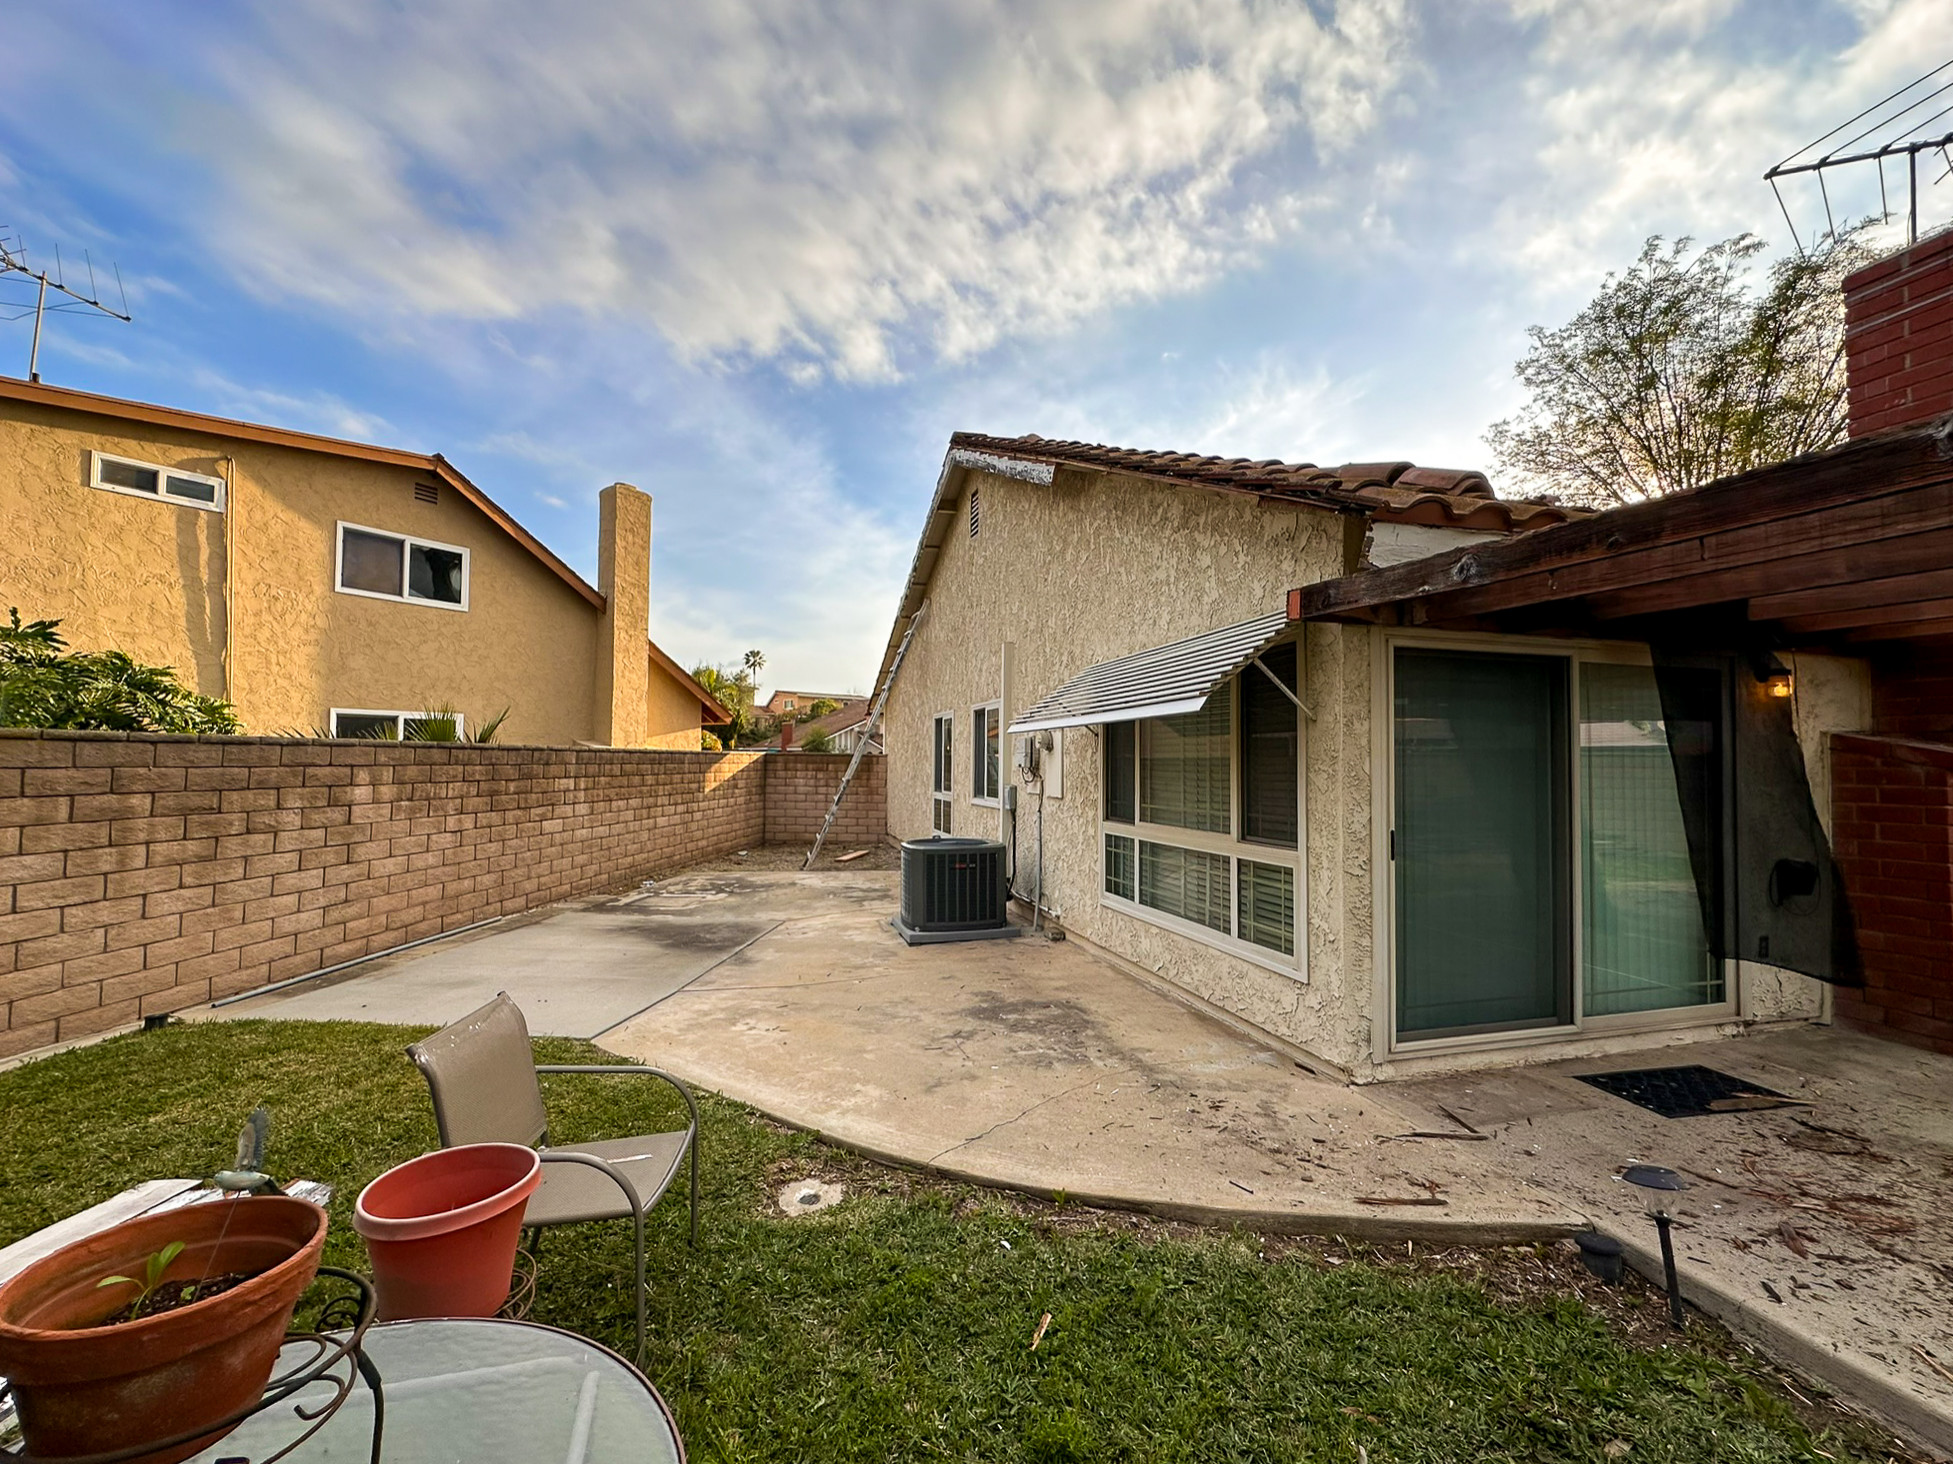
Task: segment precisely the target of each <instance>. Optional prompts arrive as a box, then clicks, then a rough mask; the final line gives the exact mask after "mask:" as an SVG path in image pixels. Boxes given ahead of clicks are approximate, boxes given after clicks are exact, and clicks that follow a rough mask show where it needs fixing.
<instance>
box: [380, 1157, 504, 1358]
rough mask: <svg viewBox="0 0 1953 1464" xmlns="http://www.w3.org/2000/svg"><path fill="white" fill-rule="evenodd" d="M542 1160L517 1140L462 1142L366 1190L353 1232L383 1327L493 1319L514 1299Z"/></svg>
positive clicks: (412, 1162)
mask: <svg viewBox="0 0 1953 1464" xmlns="http://www.w3.org/2000/svg"><path fill="white" fill-rule="evenodd" d="M541 1183H542V1160H541V1159H540V1158H538V1157H537V1155H536V1151H535V1150H534V1149H530V1148H525V1147H524V1146H523V1145H521V1144H462V1145H460V1146H459V1147H457V1148H453V1149H436V1150H435V1151H434V1152H433V1153H431V1154H423V1155H421V1156H420V1158H418V1159H409V1160H408V1161H407V1162H406V1163H405V1164H402V1165H399V1166H397V1167H395V1168H393V1169H389V1170H388V1171H387V1172H386V1173H385V1174H383V1175H381V1176H380V1177H379V1178H378V1179H376V1180H374V1181H373V1182H372V1183H371V1184H369V1185H368V1186H367V1187H366V1188H365V1189H363V1190H361V1191H360V1195H359V1202H358V1204H356V1205H355V1206H354V1207H353V1229H355V1230H357V1231H358V1232H359V1233H360V1235H361V1236H362V1237H364V1239H365V1241H366V1252H367V1254H368V1255H369V1256H371V1257H372V1259H373V1289H374V1290H375V1291H376V1292H378V1293H379V1307H378V1315H379V1318H380V1320H381V1321H384V1322H395V1321H402V1320H405V1319H406V1318H409V1317H492V1316H494V1315H495V1313H496V1312H497V1311H499V1310H500V1309H501V1306H502V1303H503V1302H505V1301H507V1300H508V1299H509V1286H510V1283H511V1281H512V1280H513V1278H514V1274H515V1247H516V1242H517V1241H518V1240H520V1239H521V1236H522V1212H523V1211H524V1210H525V1209H526V1208H527V1207H528V1204H529V1196H530V1195H532V1194H534V1193H535V1190H536V1186H537V1185H539V1184H541Z"/></svg>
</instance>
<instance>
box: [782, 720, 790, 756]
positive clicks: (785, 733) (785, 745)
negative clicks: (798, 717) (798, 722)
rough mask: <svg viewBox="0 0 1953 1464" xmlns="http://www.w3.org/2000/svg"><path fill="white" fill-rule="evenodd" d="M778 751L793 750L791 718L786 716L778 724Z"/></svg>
mask: <svg viewBox="0 0 1953 1464" xmlns="http://www.w3.org/2000/svg"><path fill="white" fill-rule="evenodd" d="M780 751H782V752H792V751H793V718H792V717H788V718H787V719H786V720H785V721H784V722H782V723H781V724H780Z"/></svg>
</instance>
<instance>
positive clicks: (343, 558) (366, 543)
mask: <svg viewBox="0 0 1953 1464" xmlns="http://www.w3.org/2000/svg"><path fill="white" fill-rule="evenodd" d="M405 548H406V545H405V544H404V543H402V541H400V540H399V539H389V538H387V537H386V536H385V535H384V534H368V533H364V532H362V531H361V530H359V529H345V530H342V531H341V537H340V540H339V587H340V588H341V589H344V590H366V591H368V592H369V593H371V594H375V595H398V594H399V593H400V567H401V558H402V551H403V550H404V549H405Z"/></svg>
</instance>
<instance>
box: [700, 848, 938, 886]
mask: <svg viewBox="0 0 1953 1464" xmlns="http://www.w3.org/2000/svg"><path fill="white" fill-rule="evenodd" d="M808 847H809V846H808V845H807V844H756V845H754V846H753V847H752V848H750V849H742V850H739V851H737V852H735V853H732V854H726V855H723V856H721V857H720V858H717V859H708V860H706V861H705V862H704V863H702V864H694V865H692V866H691V867H690V868H688V869H679V870H674V871H672V873H670V874H668V875H666V876H665V878H666V879H676V878H677V877H678V876H679V875H681V874H720V873H724V872H726V871H727V870H734V869H743V870H755V869H766V870H787V869H798V868H800V866H801V863H802V862H803V861H804V860H805V859H806V858H807V850H808ZM863 849H865V850H866V851H867V852H866V853H864V854H862V855H861V857H860V858H858V859H849V860H848V862H847V863H845V864H843V863H842V862H841V860H842V859H843V858H845V857H846V856H847V855H850V854H853V853H855V852H856V851H857V850H863ZM901 867H902V851H901V850H900V849H898V848H896V846H895V845H893V844H889V843H874V844H835V843H828V844H826V845H824V846H823V847H822V849H821V857H820V858H819V859H817V860H816V861H815V862H814V869H813V872H814V873H819V872H820V871H822V870H826V869H841V870H849V869H852V870H869V869H900V868H901Z"/></svg>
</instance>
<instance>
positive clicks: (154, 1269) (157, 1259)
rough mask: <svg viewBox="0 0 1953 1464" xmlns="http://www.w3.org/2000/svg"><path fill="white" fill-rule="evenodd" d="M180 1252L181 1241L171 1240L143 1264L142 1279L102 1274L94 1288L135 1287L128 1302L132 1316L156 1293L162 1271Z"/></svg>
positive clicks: (161, 1279) (161, 1281)
mask: <svg viewBox="0 0 1953 1464" xmlns="http://www.w3.org/2000/svg"><path fill="white" fill-rule="evenodd" d="M182 1254H183V1242H182V1241H180V1240H173V1241H171V1242H170V1243H169V1244H168V1245H166V1246H164V1247H163V1248H162V1249H161V1250H159V1251H157V1252H156V1254H155V1255H153V1256H151V1257H150V1258H149V1260H148V1262H147V1263H146V1264H145V1265H144V1266H143V1279H142V1280H141V1281H138V1280H137V1279H136V1278H135V1277H133V1276H104V1277H103V1278H102V1279H101V1280H99V1281H97V1282H96V1283H95V1289H96V1290H97V1291H100V1290H101V1289H102V1288H103V1287H104V1286H133V1287H135V1288H136V1299H135V1300H134V1301H132V1302H130V1303H129V1315H130V1316H132V1317H133V1316H137V1315H139V1314H140V1313H141V1311H142V1307H143V1303H144V1302H146V1301H148V1300H149V1298H150V1297H152V1296H154V1295H155V1294H156V1288H157V1287H159V1286H161V1285H162V1284H163V1272H165V1271H167V1270H168V1269H169V1268H170V1262H171V1261H173V1260H175V1259H176V1258H177V1257H178V1256H180V1255H182Z"/></svg>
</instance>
